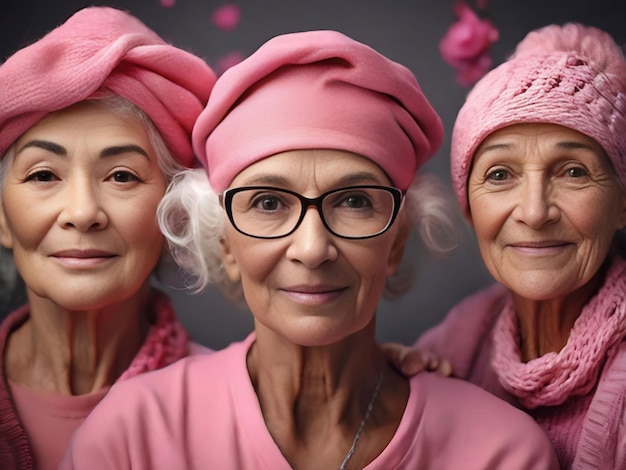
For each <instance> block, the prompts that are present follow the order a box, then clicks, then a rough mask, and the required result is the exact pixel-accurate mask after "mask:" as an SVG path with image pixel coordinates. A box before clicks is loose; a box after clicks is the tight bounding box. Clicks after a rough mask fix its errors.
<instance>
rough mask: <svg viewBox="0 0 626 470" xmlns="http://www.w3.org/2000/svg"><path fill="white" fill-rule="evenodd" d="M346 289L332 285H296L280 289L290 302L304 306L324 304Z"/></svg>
mask: <svg viewBox="0 0 626 470" xmlns="http://www.w3.org/2000/svg"><path fill="white" fill-rule="evenodd" d="M346 289H347V287H341V286H333V285H297V286H290V287H285V288H282V289H281V291H282V292H283V293H285V294H286V295H287V296H288V297H289V298H291V299H292V300H294V301H296V302H299V303H306V304H324V303H327V302H331V301H333V300H335V299H336V298H338V297H339V296H341V294H342V293H343V292H344V291H345V290H346Z"/></svg>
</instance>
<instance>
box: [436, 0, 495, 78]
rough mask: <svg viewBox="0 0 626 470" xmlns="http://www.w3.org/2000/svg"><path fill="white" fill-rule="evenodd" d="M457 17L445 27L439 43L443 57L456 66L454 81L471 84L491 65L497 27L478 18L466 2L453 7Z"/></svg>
mask: <svg viewBox="0 0 626 470" xmlns="http://www.w3.org/2000/svg"><path fill="white" fill-rule="evenodd" d="M454 12H455V14H456V15H457V16H458V17H459V20H458V21H457V22H456V23H454V24H453V25H452V26H450V28H449V29H448V32H447V33H446V35H445V36H444V38H443V39H442V40H441V42H440V43H439V51H440V53H441V56H442V57H443V60H445V61H446V62H447V63H448V64H450V65H451V66H452V67H454V68H455V70H456V72H457V81H458V82H459V83H460V84H462V85H464V86H467V85H471V84H473V83H475V82H476V81H478V80H479V79H480V78H481V77H482V76H483V75H484V74H485V73H487V71H488V70H489V68H490V67H491V58H490V57H489V49H490V48H491V45H492V44H493V43H494V42H496V41H497V40H498V38H499V32H498V30H497V29H496V28H495V27H494V26H493V25H492V24H491V22H489V21H488V20H481V19H480V18H479V17H478V16H477V15H476V13H474V12H473V11H472V9H471V8H470V7H469V6H467V4H466V3H464V2H461V3H458V4H457V5H456V6H455V8H454Z"/></svg>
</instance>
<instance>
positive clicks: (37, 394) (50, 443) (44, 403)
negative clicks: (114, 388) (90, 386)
mask: <svg viewBox="0 0 626 470" xmlns="http://www.w3.org/2000/svg"><path fill="white" fill-rule="evenodd" d="M8 382H9V390H10V391H11V396H12V397H13V403H14V405H15V409H16V410H17V414H18V416H19V419H20V422H21V424H22V426H24V429H26V431H27V433H28V437H29V440H30V443H31V448H32V451H33V455H34V458H35V462H37V470H56V468H57V467H58V464H59V462H60V461H61V458H62V457H63V453H64V452H65V449H66V447H67V443H68V442H69V441H70V438H71V437H72V434H73V433H74V431H75V430H76V429H77V428H78V426H80V425H81V423H82V422H83V421H84V420H85V418H86V417H87V415H88V414H89V413H91V410H93V409H94V408H95V406H96V405H97V404H98V403H99V402H100V400H102V398H103V397H104V396H105V395H106V394H107V392H108V391H109V388H110V387H105V388H103V389H101V390H98V391H97V392H95V393H90V394H88V395H78V396H72V395H61V394H58V393H50V392H43V391H35V390H31V389H28V388H26V387H23V386H21V385H19V384H17V383H15V382H13V381H11V380H9V381H8Z"/></svg>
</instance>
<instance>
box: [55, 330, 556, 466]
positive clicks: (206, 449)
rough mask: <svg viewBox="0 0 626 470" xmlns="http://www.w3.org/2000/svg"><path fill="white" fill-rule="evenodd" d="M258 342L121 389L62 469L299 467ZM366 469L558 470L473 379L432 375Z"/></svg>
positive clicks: (530, 428) (416, 384)
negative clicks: (273, 413)
mask: <svg viewBox="0 0 626 470" xmlns="http://www.w3.org/2000/svg"><path fill="white" fill-rule="evenodd" d="M254 339H255V336H254V334H251V335H250V336H249V337H248V338H247V339H246V340H245V341H243V342H241V343H235V344H233V345H231V346H229V347H228V348H226V349H224V350H222V351H219V352H217V353H214V354H212V355H209V356H197V357H193V358H188V359H184V360H182V361H178V362H177V363H176V364H174V365H172V366H170V367H167V368H165V369H163V370H160V371H155V372H151V373H148V374H143V375H141V376H139V377H137V378H135V379H133V380H129V381H126V382H120V383H118V384H116V385H115V386H113V387H112V389H111V391H110V393H109V394H108V395H107V397H106V398H105V399H104V400H103V401H102V403H101V404H100V405H99V406H98V407H97V408H96V409H95V410H94V412H93V413H92V414H91V415H90V416H89V417H88V418H87V420H86V421H85V423H84V424H83V426H81V428H80V429H79V430H78V432H77V433H76V434H75V435H74V438H73V440H72V442H71V444H70V448H69V449H68V452H67V454H66V456H65V458H64V460H63V462H62V464H61V466H60V469H64V470H67V469H89V470H104V469H111V470H113V469H115V470H124V469H131V468H132V469H135V470H138V469H150V470H159V469H163V470H166V469H167V470H170V469H179V468H180V469H183V468H184V469H186V470H194V469H208V468H224V469H226V468H228V469H238V470H244V469H254V470H264V469H267V470H282V469H284V470H287V469H290V468H291V467H290V466H289V463H288V462H287V460H286V459H285V458H284V456H283V455H282V453H281V451H280V449H279V448H278V447H277V445H276V444H275V442H274V441H273V440H272V437H271V435H270V433H269V431H268V429H267V428H266V426H265V422H264V420H263V414H262V412H261V409H260V407H259V401H258V398H257V395H256V393H255V391H254V388H253V386H252V383H251V381H250V377H249V375H248V371H247V368H246V355H247V353H248V350H249V348H250V346H251V344H252V343H253V342H254ZM338 464H339V463H338ZM366 468H367V469H368V470H374V469H380V470H389V469H412V470H414V469H417V468H428V469H453V468H463V469H467V470H471V469H477V470H478V469H480V470H485V469H507V470H515V469H520V470H521V469H524V470H528V469H541V470H546V469H556V468H558V466H557V462H556V457H555V455H554V452H553V450H552V448H551V446H550V444H549V441H548V439H547V437H546V436H545V434H544V433H543V432H541V430H540V429H539V427H538V426H537V425H536V424H535V423H534V422H533V420H532V419H530V418H529V417H528V416H527V415H526V414H525V413H522V412H521V411H519V410H516V409H515V408H513V407H511V406H509V405H507V404H506V403H505V402H503V401H501V400H499V399H496V398H495V397H493V396H492V395H490V394H488V393H486V392H484V391H483V390H481V389H479V388H478V387H475V386H474V385H471V384H469V383H467V382H463V381H459V380H456V379H450V378H444V377H441V376H439V375H437V374H429V373H422V374H418V375H417V376H415V377H413V378H412V379H411V380H410V396H409V400H408V402H407V404H406V408H405V411H404V415H403V417H402V420H401V422H400V425H399V427H398V429H397V430H396V433H395V435H394V437H393V438H392V440H391V442H390V443H389V445H388V446H387V448H385V450H384V451H383V452H382V453H381V454H380V455H379V456H378V457H377V458H376V459H375V460H374V461H373V462H372V463H371V464H370V465H368V466H367V467H366Z"/></svg>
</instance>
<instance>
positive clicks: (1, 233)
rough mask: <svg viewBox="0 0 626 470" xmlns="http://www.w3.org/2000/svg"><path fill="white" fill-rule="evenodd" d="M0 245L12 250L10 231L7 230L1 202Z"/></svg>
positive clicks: (7, 226) (7, 225) (0, 202)
mask: <svg viewBox="0 0 626 470" xmlns="http://www.w3.org/2000/svg"><path fill="white" fill-rule="evenodd" d="M0 244H1V245H2V246H3V247H5V248H8V249H12V248H13V235H12V233H11V230H9V224H8V223H7V218H6V214H5V213H4V206H3V205H2V200H0Z"/></svg>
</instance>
